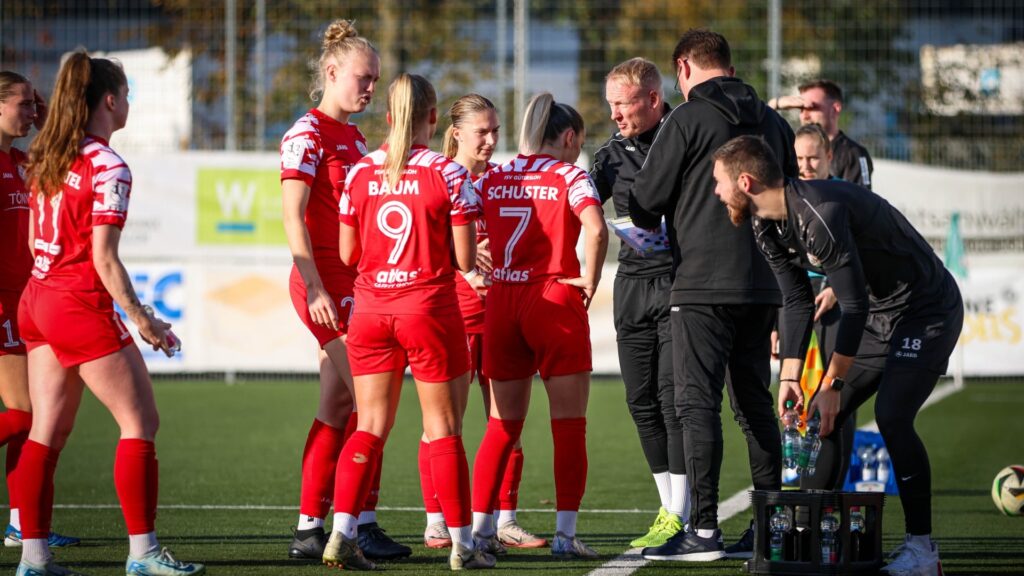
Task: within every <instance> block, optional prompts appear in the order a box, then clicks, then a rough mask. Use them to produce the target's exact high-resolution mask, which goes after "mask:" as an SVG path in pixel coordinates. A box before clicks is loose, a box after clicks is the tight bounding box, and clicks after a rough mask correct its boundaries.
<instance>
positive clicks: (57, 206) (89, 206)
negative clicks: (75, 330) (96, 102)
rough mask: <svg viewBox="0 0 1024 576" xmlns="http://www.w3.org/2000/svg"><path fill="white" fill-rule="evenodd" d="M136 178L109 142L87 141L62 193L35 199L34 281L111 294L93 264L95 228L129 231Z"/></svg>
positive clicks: (39, 195)
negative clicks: (126, 224)
mask: <svg viewBox="0 0 1024 576" xmlns="http://www.w3.org/2000/svg"><path fill="white" fill-rule="evenodd" d="M131 192H132V173H131V171H130V170H129V169H128V165H127V164H125V162H124V160H122V159H121V157H120V156H118V155H117V152H114V150H113V149H112V148H110V146H109V145H108V144H107V142H106V140H103V139H102V138H98V137H96V136H88V135H87V136H86V137H85V138H84V139H83V140H82V144H81V146H80V147H79V154H78V157H77V158H75V161H74V162H73V163H72V164H71V169H70V170H69V171H68V173H67V176H66V177H65V178H64V186H63V187H62V189H61V191H60V192H58V193H57V194H56V195H54V196H53V197H51V198H49V199H47V198H46V197H44V196H43V195H42V194H40V193H39V192H38V191H33V194H32V226H33V229H34V231H35V241H34V245H33V247H34V248H35V264H34V266H33V268H32V276H33V277H34V279H35V281H37V282H39V283H41V284H43V285H45V286H47V287H49V288H53V289H55V290H67V291H72V290H83V291H98V290H103V291H105V290H106V289H105V288H104V287H103V283H102V282H101V281H100V277H99V275H98V274H97V273H96V268H95V266H93V262H92V257H93V256H92V254H93V253H92V231H93V228H94V227H96V226H104V225H110V226H117V227H118V228H119V229H123V228H124V223H125V219H126V218H127V217H128V199H129V197H130V196H131Z"/></svg>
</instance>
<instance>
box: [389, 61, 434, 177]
mask: <svg viewBox="0 0 1024 576" xmlns="http://www.w3.org/2000/svg"><path fill="white" fill-rule="evenodd" d="M436 106H437V93H436V92H435V91H434V87H433V86H431V85H430V82H429V81H428V80H427V79H426V78H424V77H423V76H419V75H417V74H405V73H402V74H400V75H399V76H398V78H395V80H394V81H393V82H391V86H390V87H389V88H388V114H389V115H390V116H391V130H390V131H389V132H388V139H387V145H388V151H387V154H386V155H385V156H384V176H385V177H386V179H387V183H388V189H389V190H395V189H396V187H397V186H398V183H399V182H400V181H401V180H402V172H404V171H405V166H406V164H407V163H408V161H409V150H410V149H412V138H413V134H414V133H415V131H416V128H418V127H419V126H421V125H422V124H423V123H424V122H427V121H428V120H429V118H430V110H431V109H432V108H434V107H436Z"/></svg>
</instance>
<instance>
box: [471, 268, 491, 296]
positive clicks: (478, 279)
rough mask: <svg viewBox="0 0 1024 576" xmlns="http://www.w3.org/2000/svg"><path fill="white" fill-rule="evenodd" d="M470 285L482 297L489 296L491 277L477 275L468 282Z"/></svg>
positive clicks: (484, 274) (485, 274)
mask: <svg viewBox="0 0 1024 576" xmlns="http://www.w3.org/2000/svg"><path fill="white" fill-rule="evenodd" d="M468 282H469V285H470V286H471V287H472V288H473V290H476V293H477V294H479V295H480V296H481V297H483V296H487V289H488V288H490V287H491V275H490V273H483V274H477V275H476V276H473V278H472V279H470V280H468Z"/></svg>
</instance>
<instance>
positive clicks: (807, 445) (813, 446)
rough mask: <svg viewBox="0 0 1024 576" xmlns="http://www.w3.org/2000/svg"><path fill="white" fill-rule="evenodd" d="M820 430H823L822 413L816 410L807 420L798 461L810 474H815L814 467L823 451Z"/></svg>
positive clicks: (800, 467)
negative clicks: (819, 435)
mask: <svg viewBox="0 0 1024 576" xmlns="http://www.w3.org/2000/svg"><path fill="white" fill-rule="evenodd" d="M819 430H821V414H819V413H818V412H817V411H815V412H814V416H812V417H811V419H810V420H808V421H807V433H806V434H805V435H804V441H803V444H802V446H801V448H800V460H799V462H797V468H798V469H800V470H806V471H807V475H808V476H813V475H814V468H815V467H816V466H817V464H818V454H819V453H820V452H821V438H819V437H818V431H819Z"/></svg>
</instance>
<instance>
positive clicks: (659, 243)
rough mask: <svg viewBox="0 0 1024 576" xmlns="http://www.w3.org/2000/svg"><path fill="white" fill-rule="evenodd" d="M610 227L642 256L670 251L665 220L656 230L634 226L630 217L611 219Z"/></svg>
mask: <svg viewBox="0 0 1024 576" xmlns="http://www.w3.org/2000/svg"><path fill="white" fill-rule="evenodd" d="M608 225H609V226H611V228H612V230H614V231H615V235H616V236H618V237H619V238H620V239H621V240H622V241H623V242H625V243H626V245H627V246H629V247H630V248H632V249H633V250H636V251H637V252H638V253H640V254H641V255H645V254H651V253H652V252H663V251H665V250H668V249H669V244H668V233H667V232H666V230H665V219H664V218H662V219H661V225H660V226H658V228H655V229H654V230H645V229H643V228H638V227H637V226H634V225H633V220H631V219H630V218H629V217H628V216H624V217H622V218H615V219H609V220H608Z"/></svg>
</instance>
